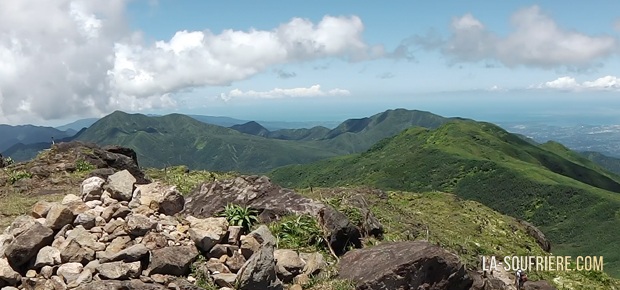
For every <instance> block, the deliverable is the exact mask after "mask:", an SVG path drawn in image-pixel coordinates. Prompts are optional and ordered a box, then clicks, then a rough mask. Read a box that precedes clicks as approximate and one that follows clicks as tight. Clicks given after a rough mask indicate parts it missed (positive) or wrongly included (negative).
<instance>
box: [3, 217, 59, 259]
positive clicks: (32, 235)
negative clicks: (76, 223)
mask: <svg viewBox="0 0 620 290" xmlns="http://www.w3.org/2000/svg"><path fill="white" fill-rule="evenodd" d="M53 237H54V231H53V230H52V229H50V228H48V227H45V226H43V225H41V224H40V223H34V224H33V225H32V226H30V227H29V228H28V229H27V230H25V231H24V232H23V233H22V234H20V235H19V236H17V237H16V238H15V239H13V241H12V242H11V243H10V244H9V246H8V247H7V248H6V250H5V255H6V257H7V259H8V260H9V262H10V263H11V264H12V265H13V266H21V265H23V264H25V263H27V262H28V261H29V260H30V259H32V258H34V257H35V256H36V255H37V253H38V252H39V250H40V249H41V248H43V247H45V246H47V245H49V244H51V243H52V241H53Z"/></svg>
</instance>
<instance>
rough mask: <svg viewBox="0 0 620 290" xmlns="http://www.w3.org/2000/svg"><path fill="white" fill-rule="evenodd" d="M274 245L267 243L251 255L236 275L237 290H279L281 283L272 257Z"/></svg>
mask: <svg viewBox="0 0 620 290" xmlns="http://www.w3.org/2000/svg"><path fill="white" fill-rule="evenodd" d="M273 250H274V244H272V243H271V242H269V241H268V240H267V243H265V244H263V245H262V247H261V248H260V249H259V250H258V251H257V252H256V253H254V255H252V257H251V258H250V259H249V260H248V261H247V262H246V263H245V265H243V267H242V268H241V269H240V270H239V272H238V273H237V276H238V283H239V288H237V289H239V290H253V289H266V290H272V289H274V290H275V289H277V290H281V289H283V287H282V282H281V281H280V280H279V279H278V277H277V274H276V262H275V259H274V256H273Z"/></svg>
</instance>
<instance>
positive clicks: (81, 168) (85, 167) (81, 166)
mask: <svg viewBox="0 0 620 290" xmlns="http://www.w3.org/2000/svg"><path fill="white" fill-rule="evenodd" d="M94 169H95V166H94V165H92V164H90V163H89V162H87V161H86V160H83V159H78V160H76V161H75V170H76V171H77V172H86V171H91V170H94Z"/></svg>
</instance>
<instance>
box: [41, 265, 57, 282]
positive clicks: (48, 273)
mask: <svg viewBox="0 0 620 290" xmlns="http://www.w3.org/2000/svg"><path fill="white" fill-rule="evenodd" d="M40 272H41V276H43V278H45V279H50V278H51V277H52V275H54V268H53V267H52V266H43V268H41V271H40Z"/></svg>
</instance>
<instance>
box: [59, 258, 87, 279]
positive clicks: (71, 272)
mask: <svg viewBox="0 0 620 290" xmlns="http://www.w3.org/2000/svg"><path fill="white" fill-rule="evenodd" d="M82 270H84V266H83V265H82V264H80V263H67V264H63V265H61V266H60V267H58V271H57V273H58V276H60V277H62V278H63V279H64V281H65V283H67V284H69V283H71V282H73V281H75V280H77V278H78V277H79V276H80V273H82Z"/></svg>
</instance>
